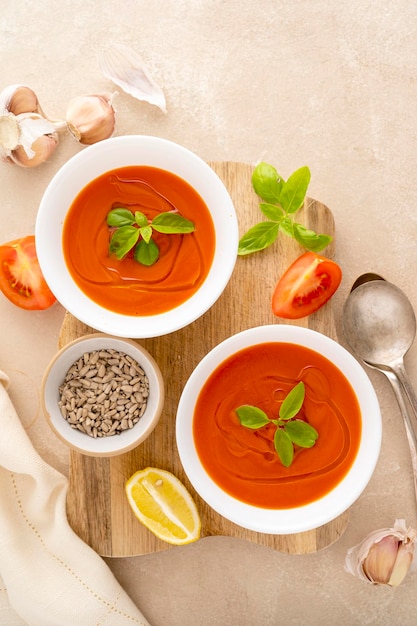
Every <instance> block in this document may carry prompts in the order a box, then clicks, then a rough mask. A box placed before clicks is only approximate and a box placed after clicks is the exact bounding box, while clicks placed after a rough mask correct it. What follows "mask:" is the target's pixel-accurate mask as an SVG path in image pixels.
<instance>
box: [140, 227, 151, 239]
mask: <svg viewBox="0 0 417 626" xmlns="http://www.w3.org/2000/svg"><path fill="white" fill-rule="evenodd" d="M139 232H140V234H141V235H142V238H143V239H144V240H145V241H146V243H149V242H150V240H151V237H152V226H150V224H148V225H147V226H143V227H142V228H139Z"/></svg>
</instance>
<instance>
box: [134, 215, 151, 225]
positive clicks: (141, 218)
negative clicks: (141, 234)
mask: <svg viewBox="0 0 417 626" xmlns="http://www.w3.org/2000/svg"><path fill="white" fill-rule="evenodd" d="M135 222H136V224H137V225H138V226H140V228H143V227H144V226H147V225H148V223H149V220H148V218H147V217H146V215H145V214H144V213H142V212H141V211H135Z"/></svg>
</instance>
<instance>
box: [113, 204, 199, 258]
mask: <svg viewBox="0 0 417 626" xmlns="http://www.w3.org/2000/svg"><path fill="white" fill-rule="evenodd" d="M107 224H108V226H111V227H112V228H115V229H116V230H115V231H114V232H113V234H112V236H111V238H110V243H109V253H110V254H112V255H114V256H115V257H116V258H117V259H119V260H121V259H123V258H124V257H125V256H126V254H127V253H128V252H130V250H132V248H134V253H133V257H134V259H135V261H137V262H138V263H141V264H142V265H148V266H149V265H153V264H154V263H156V261H157V260H158V258H159V247H158V245H157V244H156V242H155V241H154V240H153V239H152V234H153V231H154V230H156V231H157V232H158V233H164V234H166V235H172V234H184V233H192V232H193V231H194V230H195V226H194V224H193V222H191V221H190V220H187V219H186V218H185V217H182V215H179V214H178V213H171V212H166V213H159V214H158V215H157V216H156V217H154V219H153V220H152V221H149V220H148V218H147V217H146V215H145V214H144V213H142V212H141V211H135V213H133V212H132V211H130V210H129V209H125V208H116V209H112V210H111V211H110V212H109V213H108V215H107Z"/></svg>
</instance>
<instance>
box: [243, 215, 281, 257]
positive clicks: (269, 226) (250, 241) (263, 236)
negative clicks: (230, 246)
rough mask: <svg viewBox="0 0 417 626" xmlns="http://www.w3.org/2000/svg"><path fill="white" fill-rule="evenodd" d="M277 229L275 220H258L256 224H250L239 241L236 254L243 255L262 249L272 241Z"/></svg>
mask: <svg viewBox="0 0 417 626" xmlns="http://www.w3.org/2000/svg"><path fill="white" fill-rule="evenodd" d="M278 231H279V224H277V222H260V223H259V224H256V226H252V228H250V229H249V230H248V232H247V233H246V234H245V235H243V237H242V238H241V240H240V241H239V248H238V254H239V255H240V256H243V255H245V254H251V253H252V252H258V251H259V250H264V249H265V248H267V247H268V246H270V245H271V244H272V243H274V241H275V239H276V238H277V236H278Z"/></svg>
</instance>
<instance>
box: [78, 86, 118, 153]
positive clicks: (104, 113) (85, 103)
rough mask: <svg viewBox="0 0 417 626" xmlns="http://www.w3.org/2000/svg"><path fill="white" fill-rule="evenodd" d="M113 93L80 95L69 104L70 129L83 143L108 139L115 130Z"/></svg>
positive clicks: (88, 143)
mask: <svg viewBox="0 0 417 626" xmlns="http://www.w3.org/2000/svg"><path fill="white" fill-rule="evenodd" d="M112 99H113V95H112V94H108V93H105V94H97V95H92V96H78V97H77V98H73V100H71V102H70V103H69V104H68V107H67V112H66V122H67V127H68V130H69V131H70V132H71V134H72V135H73V136H74V137H75V139H77V141H79V142H80V143H82V144H86V145H90V144H93V143H96V142H97V141H102V140H103V139H108V138H109V137H111V135H112V134H113V132H114V127H115V123H116V116H115V112H114V109H113V105H112Z"/></svg>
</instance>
